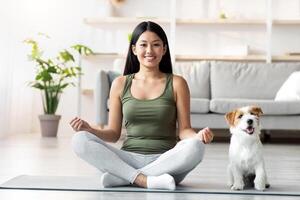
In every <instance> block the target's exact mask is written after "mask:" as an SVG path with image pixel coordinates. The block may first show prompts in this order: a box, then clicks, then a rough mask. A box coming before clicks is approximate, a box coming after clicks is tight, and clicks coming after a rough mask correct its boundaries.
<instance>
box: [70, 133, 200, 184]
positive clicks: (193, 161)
mask: <svg viewBox="0 0 300 200" xmlns="http://www.w3.org/2000/svg"><path fill="white" fill-rule="evenodd" d="M72 146H73V149H74V152H75V153H76V154H77V155H78V156H79V157H80V158H82V159H83V160H85V161H86V162H88V163H89V164H91V165H93V166H94V167H96V168H97V169H98V170H100V171H101V172H103V173H104V174H103V175H102V183H103V185H104V187H111V186H120V185H128V184H130V183H131V184H133V183H135V184H137V185H139V186H142V187H149V188H161V189H174V188H173V186H168V185H172V184H173V185H174V187H175V182H176V183H179V182H181V181H182V180H183V179H184V177H185V176H186V175H187V174H188V173H189V172H190V171H191V170H193V169H194V168H195V167H196V166H197V165H198V164H199V163H200V162H201V160H202V158H203V154H204V144H203V143H202V142H201V141H200V140H197V139H185V140H182V141H180V142H178V144H177V145H176V146H175V147H174V148H173V149H171V150H169V151H167V152H165V153H163V154H161V155H150V156H152V157H153V158H152V160H151V159H150V161H149V159H148V161H149V162H145V159H141V157H142V158H143V157H144V156H143V155H141V154H135V153H131V152H127V151H123V150H119V149H117V148H114V147H112V146H110V145H108V144H106V143H105V142H104V141H102V140H101V139H99V138H98V137H96V136H95V135H93V134H91V133H88V132H78V133H76V134H75V135H74V136H73V140H72ZM145 157H147V158H148V156H147V155H145ZM173 178H174V179H175V182H174V179H173ZM162 182H166V185H163V186H161V185H159V186H157V183H162ZM151 183H154V185H153V184H151Z"/></svg>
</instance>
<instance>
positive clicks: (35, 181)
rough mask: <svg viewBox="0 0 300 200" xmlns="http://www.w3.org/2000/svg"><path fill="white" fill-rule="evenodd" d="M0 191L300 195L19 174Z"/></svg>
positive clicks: (293, 190) (286, 190) (299, 191)
mask: <svg viewBox="0 0 300 200" xmlns="http://www.w3.org/2000/svg"><path fill="white" fill-rule="evenodd" d="M0 189H24V190H58V191H93V192H97V191H99V192H156V193H194V194H195V193H199V194H239V195H280V196H300V188H299V186H291V185H272V184H271V188H269V189H267V190H265V191H257V190H254V189H245V190H242V191H232V190H230V189H229V187H228V186H227V185H224V184H220V183H206V182H199V183H195V182H194V183H193V182H192V183H189V182H188V181H185V183H184V184H183V185H180V186H177V187H176V190H174V191H170V190H154V189H145V188H138V187H133V186H127V187H112V188H103V187H102V186H101V183H100V178H99V177H83V176H28V175H21V176H17V177H15V178H12V179H10V180H8V181H6V182H5V183H3V184H1V185H0Z"/></svg>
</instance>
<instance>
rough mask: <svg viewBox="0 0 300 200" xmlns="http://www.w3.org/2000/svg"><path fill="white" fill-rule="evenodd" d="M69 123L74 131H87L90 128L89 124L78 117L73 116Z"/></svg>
mask: <svg viewBox="0 0 300 200" xmlns="http://www.w3.org/2000/svg"><path fill="white" fill-rule="evenodd" d="M70 125H71V127H72V128H73V130H74V131H88V132H90V130H91V129H92V128H91V126H90V125H89V124H88V123H87V122H86V121H84V120H82V119H80V118H79V117H75V118H74V119H72V120H71V121H70Z"/></svg>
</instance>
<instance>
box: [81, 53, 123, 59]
mask: <svg viewBox="0 0 300 200" xmlns="http://www.w3.org/2000/svg"><path fill="white" fill-rule="evenodd" d="M82 57H83V58H86V59H88V58H95V57H101V58H107V59H115V58H125V57H126V56H125V55H124V54H118V53H100V52H97V53H94V54H91V55H88V56H82Z"/></svg>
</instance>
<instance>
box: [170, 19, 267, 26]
mask: <svg viewBox="0 0 300 200" xmlns="http://www.w3.org/2000/svg"><path fill="white" fill-rule="evenodd" d="M176 24H178V25H189V24H191V25H192V24H212V25H213V24H216V25H219V24H224V25H226V24H231V25H232V24H236V25H265V24H266V20H261V19H176Z"/></svg>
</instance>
